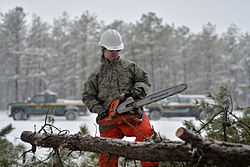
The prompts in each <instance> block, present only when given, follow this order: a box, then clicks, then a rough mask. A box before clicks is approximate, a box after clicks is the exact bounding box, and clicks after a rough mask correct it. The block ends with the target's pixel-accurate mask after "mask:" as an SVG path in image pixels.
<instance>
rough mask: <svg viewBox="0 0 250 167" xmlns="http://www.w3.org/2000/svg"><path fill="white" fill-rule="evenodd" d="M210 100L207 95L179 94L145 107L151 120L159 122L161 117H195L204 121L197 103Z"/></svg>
mask: <svg viewBox="0 0 250 167" xmlns="http://www.w3.org/2000/svg"><path fill="white" fill-rule="evenodd" d="M197 100H198V101H199V100H208V99H207V97H206V96H205V95H187V94H178V95H174V96H171V97H168V98H166V99H163V100H161V101H158V102H156V103H152V104H150V105H148V106H146V107H145V111H146V113H147V114H148V116H149V119H151V120H159V119H160V118H161V117H195V118H196V119H203V116H202V111H201V109H200V108H199V107H198V106H197V105H196V101H197Z"/></svg>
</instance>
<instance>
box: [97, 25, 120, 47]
mask: <svg viewBox="0 0 250 167" xmlns="http://www.w3.org/2000/svg"><path fill="white" fill-rule="evenodd" d="M99 45H101V46H103V47H105V48H106V49H108V50H122V49H124V44H123V42H122V37H121V34H120V33H119V32H118V31H116V30H113V29H108V30H106V31H104V32H103V33H102V35H101V38H100V42H99Z"/></svg>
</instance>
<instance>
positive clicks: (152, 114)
mask: <svg viewBox="0 0 250 167" xmlns="http://www.w3.org/2000/svg"><path fill="white" fill-rule="evenodd" d="M160 118H161V113H160V111H158V110H153V111H151V112H150V114H149V119H150V120H159V119H160Z"/></svg>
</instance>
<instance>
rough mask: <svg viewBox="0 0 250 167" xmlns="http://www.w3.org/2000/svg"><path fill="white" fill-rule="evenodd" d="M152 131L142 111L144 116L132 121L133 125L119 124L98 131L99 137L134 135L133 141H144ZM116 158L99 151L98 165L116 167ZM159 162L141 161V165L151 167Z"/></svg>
mask: <svg viewBox="0 0 250 167" xmlns="http://www.w3.org/2000/svg"><path fill="white" fill-rule="evenodd" d="M153 133H154V129H153V128H152V126H151V124H150V122H149V119H148V116H147V115H146V113H145V112H144V118H143V120H142V122H136V123H133V127H132V126H131V125H129V124H127V123H124V124H120V125H118V126H115V127H113V128H111V129H109V130H106V131H104V132H100V136H101V137H107V138H117V139H122V138H123V137H124V136H126V137H136V139H135V141H144V140H145V139H147V138H150V137H151V136H152V135H153ZM118 158H119V157H117V156H114V155H110V154H106V153H100V154H99V165H100V167H118ZM158 164H159V162H141V165H142V166H143V167H153V166H157V165H158Z"/></svg>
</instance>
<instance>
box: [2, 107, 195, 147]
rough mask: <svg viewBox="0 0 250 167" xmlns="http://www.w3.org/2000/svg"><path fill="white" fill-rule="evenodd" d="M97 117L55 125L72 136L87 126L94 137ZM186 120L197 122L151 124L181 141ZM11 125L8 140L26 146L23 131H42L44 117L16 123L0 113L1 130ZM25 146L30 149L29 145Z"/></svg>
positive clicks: (178, 120)
mask: <svg viewBox="0 0 250 167" xmlns="http://www.w3.org/2000/svg"><path fill="white" fill-rule="evenodd" d="M95 117H96V114H89V115H88V116H82V117H79V118H78V120H75V121H67V120H66V119H65V118H64V117H55V123H54V124H53V125H54V126H56V127H57V128H59V129H61V130H69V131H70V134H74V133H77V132H79V129H80V128H79V127H80V126H82V125H84V124H86V125H87V127H88V130H89V132H90V134H91V135H92V136H99V133H98V130H97V128H98V127H97V124H96V123H95ZM184 120H194V121H195V118H192V117H185V118H177V117H175V118H161V119H160V120H158V121H151V124H152V125H153V127H154V129H155V131H156V132H159V133H160V135H161V136H165V137H166V138H168V139H170V140H179V139H178V138H177V137H176V136H175V132H176V130H177V129H178V128H179V127H181V126H183V124H182V122H183V121H184ZM10 123H11V124H12V126H13V127H14V128H15V129H14V130H13V131H12V132H11V133H10V134H9V135H7V139H8V140H10V141H11V142H12V143H14V144H19V143H22V144H24V142H22V141H21V139H20V135H21V133H22V131H32V132H34V131H35V130H34V129H35V128H36V130H37V131H38V130H40V128H41V127H42V126H43V125H44V116H31V117H30V118H29V119H28V120H26V121H14V120H13V119H12V117H8V115H7V112H6V111H0V129H2V128H3V127H5V126H7V125H8V124H10ZM125 140H128V141H133V140H134V138H125ZM25 145H27V147H28V148H30V146H29V145H28V144H25Z"/></svg>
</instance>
